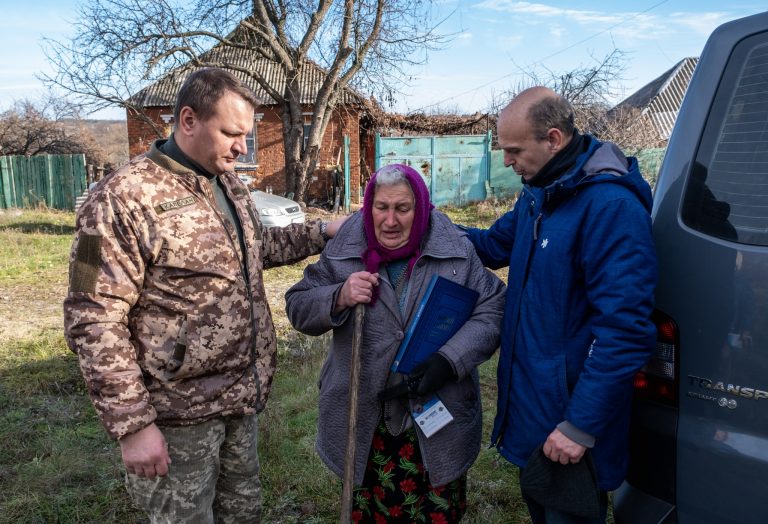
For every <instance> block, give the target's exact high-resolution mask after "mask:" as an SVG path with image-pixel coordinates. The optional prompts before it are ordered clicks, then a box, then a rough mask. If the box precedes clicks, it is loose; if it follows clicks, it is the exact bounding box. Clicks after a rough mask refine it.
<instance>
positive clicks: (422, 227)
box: [363, 164, 434, 305]
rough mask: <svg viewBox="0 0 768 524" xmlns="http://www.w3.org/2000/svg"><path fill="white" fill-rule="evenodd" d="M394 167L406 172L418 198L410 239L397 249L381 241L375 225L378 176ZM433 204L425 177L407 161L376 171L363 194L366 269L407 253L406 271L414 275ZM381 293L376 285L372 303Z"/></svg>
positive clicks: (407, 273)
mask: <svg viewBox="0 0 768 524" xmlns="http://www.w3.org/2000/svg"><path fill="white" fill-rule="evenodd" d="M392 171H396V172H399V173H402V174H403V175H404V176H405V179H406V181H407V182H408V185H409V186H410V187H411V191H412V192H413V198H414V206H413V211H414V213H413V225H412V226H411V235H410V236H409V237H408V242H407V243H406V244H405V245H404V246H401V247H399V248H397V249H387V248H385V247H384V246H382V245H381V244H379V241H378V240H376V232H375V230H374V227H373V197H374V194H375V193H376V178H377V177H378V176H379V175H381V174H383V173H389V172H392ZM433 207H434V206H433V205H432V203H431V202H430V201H429V190H428V189H427V185H426V184H425V183H424V179H422V178H421V175H420V174H419V173H418V172H417V171H416V170H415V169H413V168H412V167H410V166H406V165H405V164H389V165H387V166H384V167H382V168H381V169H379V170H378V171H376V172H375V173H374V174H373V176H372V177H371V180H370V181H369V182H368V185H367V186H366V188H365V196H364V197H363V226H364V229H365V239H366V241H367V243H368V248H367V249H366V250H365V251H363V263H364V264H365V270H366V271H368V272H369V273H377V272H378V271H379V268H380V267H381V264H383V263H386V262H390V261H392V260H400V259H402V258H406V257H407V258H408V269H407V270H406V275H410V274H411V270H412V269H413V265H414V264H415V263H416V260H418V258H419V256H420V255H421V252H420V251H419V247H420V246H421V241H422V239H423V238H424V234H425V233H426V232H427V229H429V212H430V211H431V210H432V208H433ZM378 294H379V288H378V287H374V288H373V297H372V299H371V305H373V304H375V303H376V298H377V297H378Z"/></svg>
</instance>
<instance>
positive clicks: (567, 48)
mask: <svg viewBox="0 0 768 524" xmlns="http://www.w3.org/2000/svg"><path fill="white" fill-rule="evenodd" d="M667 2H669V0H661V1H660V2H657V3H655V4H653V5H652V6H650V7H649V8H647V9H645V10H643V11H639V12H637V13H635V14H634V15H632V16H630V17H629V18H626V19H624V20H622V21H621V22H617V23H615V24H614V25H612V26H610V27H607V28H605V29H603V30H601V31H598V32H597V33H594V34H592V35H590V36H588V37H586V38H582V39H581V40H579V41H578V42H574V43H573V44H571V45H569V46H566V47H564V48H562V49H559V50H558V51H555V52H554V53H550V54H548V55H547V56H544V57H542V58H539V59H538V60H536V61H534V62H533V63H531V64H530V66H531V67H533V66H536V65H540V64H542V63H543V62H544V61H545V60H549V59H550V58H553V57H555V56H557V55H560V54H562V53H565V52H566V51H569V50H571V49H573V48H574V47H576V46H579V45H581V44H583V43H585V42H588V41H590V40H592V39H593V38H597V37H598V36H600V35H602V34H605V33H608V32H610V31H612V30H613V29H615V28H617V27H619V26H620V25H624V24H626V23H627V22H630V21H632V20H634V19H635V18H637V17H639V16H640V15H644V14H645V13H647V12H649V11H652V10H653V9H656V8H657V7H659V6H661V5H663V4H666V3H667ZM515 67H516V68H517V70H516V71H513V72H511V73H507V74H505V75H502V76H500V77H498V78H495V79H493V80H491V81H489V82H486V83H484V84H481V85H479V86H477V87H473V88H472V89H468V90H467V91H462V92H461V93H457V94H455V95H451V96H449V97H447V98H444V99H442V100H438V101H437V102H432V103H431V104H427V105H425V106H421V107H419V108H417V109H413V110H411V111H409V112H410V113H419V112H423V111H424V110H425V109H428V108H430V107H435V106H439V105H441V104H443V103H445V102H450V101H451V100H454V99H456V98H458V97H460V96H464V95H468V94H470V93H474V92H476V91H479V90H480V89H483V88H484V87H488V86H489V85H491V84H495V83H496V82H499V81H500V80H504V79H505V78H509V77H511V76H514V75H517V74H519V73H523V72H524V71H523V70H522V69H521V68H520V66H518V65H515Z"/></svg>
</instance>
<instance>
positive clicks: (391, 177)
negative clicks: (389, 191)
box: [374, 164, 411, 189]
mask: <svg viewBox="0 0 768 524" xmlns="http://www.w3.org/2000/svg"><path fill="white" fill-rule="evenodd" d="M375 181H376V185H375V186H374V187H379V186H396V185H397V184H405V185H406V186H408V188H409V189H410V187H411V183H410V182H409V181H408V177H407V176H405V173H404V172H403V170H402V169H401V168H400V165H399V164H389V165H386V166H384V167H382V168H380V169H379V170H378V171H377V172H376V180H375Z"/></svg>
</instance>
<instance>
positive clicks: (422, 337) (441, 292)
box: [391, 275, 480, 375]
mask: <svg viewBox="0 0 768 524" xmlns="http://www.w3.org/2000/svg"><path fill="white" fill-rule="evenodd" d="M479 296H480V294H479V293H478V292H477V291H475V290H474V289H469V288H468V287H465V286H462V285H461V284H457V283H456V282H452V281H450V280H448V279H447V278H443V277H441V276H439V275H434V276H433V277H432V280H430V282H429V286H428V287H427V292H426V293H424V298H422V299H421V302H420V303H419V307H418V309H417V310H416V314H415V315H414V316H413V320H412V321H411V323H410V325H409V326H408V331H407V332H406V333H405V338H403V342H402V343H401V344H400V348H399V349H398V351H397V355H396V356H395V361H394V362H393V363H392V367H391V369H392V371H393V372H397V373H403V374H406V375H407V374H409V373H411V372H412V371H413V368H414V367H416V365H418V364H420V363H421V362H423V361H424V360H426V358H427V357H428V356H430V355H431V354H432V353H434V352H435V351H437V350H438V349H440V348H441V347H442V346H443V345H444V344H445V343H446V342H448V340H449V339H450V338H451V337H452V336H453V335H455V334H456V332H457V331H458V330H459V328H461V326H462V325H463V324H464V322H466V321H467V319H468V318H469V317H470V316H471V315H472V311H474V309H475V304H476V303H477V299H478V297H479Z"/></svg>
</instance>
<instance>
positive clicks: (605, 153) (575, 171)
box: [544, 135, 653, 213]
mask: <svg viewBox="0 0 768 524" xmlns="http://www.w3.org/2000/svg"><path fill="white" fill-rule="evenodd" d="M584 137H585V138H586V140H587V141H588V143H589V145H588V147H587V148H586V150H585V151H584V153H582V154H581V155H579V156H578V157H577V159H576V163H575V164H574V166H573V168H571V169H570V170H569V171H568V172H567V173H566V174H565V175H563V176H562V177H560V178H559V179H557V180H555V181H554V182H552V183H551V184H550V185H549V186H547V187H546V188H544V191H545V193H546V194H547V199H548V200H549V201H557V200H560V199H561V198H563V197H565V196H567V195H570V194H571V193H573V192H574V191H576V190H578V189H579V188H581V187H583V186H586V185H590V184H597V183H609V184H619V185H622V186H624V187H626V188H627V189H629V190H630V191H632V193H633V194H635V196H637V199H638V200H639V201H640V202H641V203H642V204H643V207H645V209H646V210H647V211H648V212H649V213H650V211H651V207H652V205H653V196H652V194H651V191H650V187H649V185H648V182H646V181H645V179H643V177H642V175H641V174H640V168H639V166H638V164H637V159H636V158H635V157H626V156H624V153H622V152H621V149H619V148H618V146H617V145H616V144H613V143H611V142H601V141H600V140H598V139H596V138H595V137H593V136H591V135H584Z"/></svg>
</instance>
